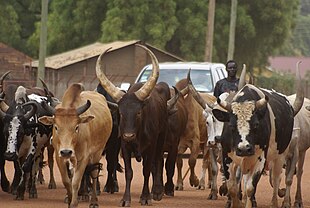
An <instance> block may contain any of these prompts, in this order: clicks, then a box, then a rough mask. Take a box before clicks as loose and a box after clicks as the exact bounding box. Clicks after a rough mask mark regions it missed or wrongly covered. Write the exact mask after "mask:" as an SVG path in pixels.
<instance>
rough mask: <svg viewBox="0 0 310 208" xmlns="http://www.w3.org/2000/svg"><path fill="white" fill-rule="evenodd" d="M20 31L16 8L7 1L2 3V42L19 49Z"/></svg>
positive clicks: (0, 38) (0, 40)
mask: <svg viewBox="0 0 310 208" xmlns="http://www.w3.org/2000/svg"><path fill="white" fill-rule="evenodd" d="M20 30H21V28H20V25H19V24H18V15H17V13H16V11H15V10H14V7H13V6H12V5H10V4H7V3H6V2H5V1H0V42H4V43H6V44H8V45H10V46H12V47H17V46H18V43H19V42H20V41H19V32H20Z"/></svg>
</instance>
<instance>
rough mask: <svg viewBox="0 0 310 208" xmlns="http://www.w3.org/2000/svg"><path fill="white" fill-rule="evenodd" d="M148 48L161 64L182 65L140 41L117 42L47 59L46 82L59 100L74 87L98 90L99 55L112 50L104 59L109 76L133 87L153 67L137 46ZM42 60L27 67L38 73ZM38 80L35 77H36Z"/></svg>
mask: <svg viewBox="0 0 310 208" xmlns="http://www.w3.org/2000/svg"><path fill="white" fill-rule="evenodd" d="M137 43H140V44H143V45H146V46H147V47H148V48H149V49H150V50H152V52H153V53H154V54H155V55H156V57H157V59H158V61H159V62H166V61H171V62H174V61H182V59H181V58H179V57H177V56H174V55H172V54H170V53H167V52H165V51H163V50H160V49H158V48H155V47H153V46H151V45H149V44H147V43H143V42H142V41H140V40H132V41H116V42H112V43H104V44H103V43H99V42H96V43H94V44H90V45H87V46H84V47H81V48H77V49H74V50H71V51H68V52H64V53H61V54H57V55H53V56H49V57H47V58H46V59H45V79H44V80H45V82H46V83H47V85H48V87H49V89H50V90H51V91H52V92H53V93H54V94H55V96H56V97H57V98H59V99H61V97H62V95H63V93H64V91H65V90H66V89H67V88H68V87H69V85H70V84H72V83H76V82H79V83H83V84H84V86H85V89H86V90H94V89H95V88H96V86H97V85H98V83H99V82H98V80H97V77H96V71H95V66H96V61H97V58H98V57H99V55H100V54H101V53H102V52H104V51H106V50H107V49H109V48H111V49H110V50H109V52H108V53H107V54H106V55H105V56H104V59H103V62H104V63H103V65H104V70H105V74H106V76H107V77H108V78H109V79H110V80H111V81H112V82H113V83H114V84H115V85H116V86H119V85H120V84H121V83H123V82H127V83H133V82H134V80H135V78H136V76H137V75H138V73H139V72H140V70H141V69H142V67H143V66H145V65H147V64H149V63H151V60H150V57H149V56H148V54H147V53H146V52H145V50H143V49H142V48H140V47H138V46H136V45H135V44H137ZM38 63H39V62H38V60H36V61H33V62H31V63H30V64H29V63H26V64H25V68H26V69H29V71H35V72H36V71H37V69H38ZM34 78H35V77H34Z"/></svg>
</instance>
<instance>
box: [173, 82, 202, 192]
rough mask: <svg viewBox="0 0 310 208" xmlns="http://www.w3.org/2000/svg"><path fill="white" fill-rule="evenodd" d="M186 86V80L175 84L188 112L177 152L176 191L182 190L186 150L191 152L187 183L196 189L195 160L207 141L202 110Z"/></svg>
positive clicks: (197, 181) (197, 182)
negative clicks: (183, 156)
mask: <svg viewBox="0 0 310 208" xmlns="http://www.w3.org/2000/svg"><path fill="white" fill-rule="evenodd" d="M187 86H188V80H187V79H182V80H180V81H179V82H178V83H177V84H176V87H177V89H178V90H180V91H181V90H182V93H183V94H184V95H185V96H184V99H185V106H186V109H187V112H188V120H187V124H186V128H185V131H184V133H183V135H182V137H181V139H180V144H179V150H178V158H177V169H178V179H177V184H176V190H183V177H182V166H183V161H182V154H183V153H184V152H185V151H186V150H187V148H189V149H190V151H191V153H190V157H189V160H188V163H189V167H190V178H189V182H190V185H191V186H195V187H197V186H198V185H199V180H198V178H197V176H196V174H195V165H196V159H197V157H198V155H199V153H200V152H201V147H202V146H204V143H205V142H206V141H207V127H206V120H205V118H204V116H203V113H202V112H203V109H202V107H201V106H200V105H199V104H198V102H197V101H196V100H195V99H194V97H193V95H192V93H191V92H189V91H188V90H186V88H187ZM187 89H188V88H187Z"/></svg>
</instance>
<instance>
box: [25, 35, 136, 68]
mask: <svg viewBox="0 0 310 208" xmlns="http://www.w3.org/2000/svg"><path fill="white" fill-rule="evenodd" d="M138 42H140V40H131V41H115V42H111V43H99V42H96V43H94V44H90V45H87V46H84V47H81V48H77V49H74V50H71V51H67V52H64V53H60V54H56V55H53V56H49V57H47V58H46V59H45V67H47V68H52V69H60V68H62V67H65V66H68V65H71V64H74V63H77V62H80V61H83V60H85V59H89V58H93V57H95V56H99V55H100V54H101V53H102V52H103V51H105V50H106V49H108V48H111V47H112V49H111V51H113V50H117V49H120V48H123V47H126V46H129V45H132V44H136V43H138ZM27 65H28V64H27ZM38 65H39V61H38V60H36V61H33V62H32V63H31V66H32V67H38Z"/></svg>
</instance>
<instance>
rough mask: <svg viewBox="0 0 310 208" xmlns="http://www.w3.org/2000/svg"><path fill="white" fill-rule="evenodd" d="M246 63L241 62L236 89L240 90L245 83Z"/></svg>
mask: <svg viewBox="0 0 310 208" xmlns="http://www.w3.org/2000/svg"><path fill="white" fill-rule="evenodd" d="M245 75H246V65H245V64H243V68H242V72H241V75H240V79H239V84H238V90H241V88H242V87H244V85H245Z"/></svg>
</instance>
